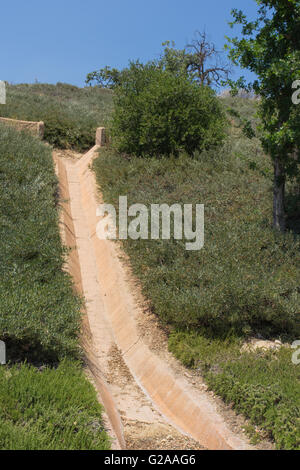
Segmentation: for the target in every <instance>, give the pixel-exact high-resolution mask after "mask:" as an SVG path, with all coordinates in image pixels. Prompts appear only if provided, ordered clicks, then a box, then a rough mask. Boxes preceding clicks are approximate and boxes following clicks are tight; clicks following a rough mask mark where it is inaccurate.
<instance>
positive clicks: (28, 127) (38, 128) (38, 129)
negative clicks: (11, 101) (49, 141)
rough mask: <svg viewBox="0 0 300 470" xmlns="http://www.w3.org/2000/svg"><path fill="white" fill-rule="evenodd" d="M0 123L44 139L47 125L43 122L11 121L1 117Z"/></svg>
mask: <svg viewBox="0 0 300 470" xmlns="http://www.w3.org/2000/svg"><path fill="white" fill-rule="evenodd" d="M0 122H3V123H4V124H7V125H9V126H11V127H15V128H16V129H18V130H19V131H26V132H29V133H30V134H32V135H35V136H36V137H39V138H40V139H42V138H43V137H44V131H45V125H44V123H43V122H32V121H19V120H17V119H9V118H4V117H0Z"/></svg>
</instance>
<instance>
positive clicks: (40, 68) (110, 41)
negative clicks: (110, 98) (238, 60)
mask: <svg viewBox="0 0 300 470" xmlns="http://www.w3.org/2000/svg"><path fill="white" fill-rule="evenodd" d="M232 8H238V9H242V10H243V11H245V12H246V13H247V14H248V15H249V16H250V17H255V13H256V11H257V5H256V2H255V1H254V0H243V1H241V0H185V1H184V0H151V1H144V0H126V1H125V0H113V1H103V0H50V1H48V2H44V1H41V0H26V1H24V0H11V1H10V2H1V27H0V40H1V46H0V47H1V64H0V80H7V81H9V82H13V83H33V82H34V81H35V80H38V81H39V82H43V83H46V82H47V83H56V82H58V81H60V82H66V83H72V84H74V85H78V86H83V85H84V80H85V77H86V74H87V73H88V72H91V71H93V70H96V69H99V68H101V67H104V66H105V65H110V66H113V67H118V68H119V67H124V66H126V65H127V63H128V60H129V59H140V60H142V61H146V60H149V59H152V58H155V57H157V56H158V55H159V53H160V52H161V50H162V48H161V43H162V42H163V41H166V40H174V41H175V42H176V46H177V47H184V46H185V45H186V43H187V42H189V41H190V40H191V38H192V37H193V33H194V32H195V31H196V30H203V29H204V28H205V29H206V32H207V33H208V35H209V37H210V39H211V40H213V41H214V42H215V43H216V45H217V46H218V48H222V47H223V45H224V43H225V39H224V37H225V35H232V34H233V32H232V30H231V29H230V28H229V26H228V21H229V20H230V18H231V16H230V11H231V9H232ZM243 74H244V75H245V76H246V77H249V74H247V72H243ZM239 75H240V72H239V71H237V72H236V73H235V77H236V78H237V77H238V76H239Z"/></svg>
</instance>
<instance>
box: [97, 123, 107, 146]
mask: <svg viewBox="0 0 300 470" xmlns="http://www.w3.org/2000/svg"><path fill="white" fill-rule="evenodd" d="M106 144H107V136H106V129H105V127H98V129H97V130H96V145H99V147H105V145H106Z"/></svg>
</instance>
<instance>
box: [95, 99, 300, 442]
mask: <svg viewBox="0 0 300 470" xmlns="http://www.w3.org/2000/svg"><path fill="white" fill-rule="evenodd" d="M226 105H230V106H233V107H235V109H237V110H239V111H240V112H242V115H243V117H245V118H248V119H251V120H252V121H253V122H254V121H255V119H254V117H253V106H254V104H253V102H249V101H247V100H232V99H228V100H227V102H226ZM237 122H238V121H236V123H237ZM95 171H96V173H97V177H98V181H99V183H100V184H101V189H102V191H103V193H104V199H105V201H106V202H108V203H113V204H114V205H115V206H117V203H118V197H119V195H127V196H128V202H129V205H131V204H133V203H137V202H138V203H144V204H146V205H149V204H152V203H167V204H172V203H175V202H181V203H204V204H205V206H206V227H205V232H206V244H205V248H204V249H203V250H201V251H200V252H187V251H185V249H184V245H183V243H182V242H181V241H174V240H171V241H170V242H167V241H138V242H136V241H132V240H127V241H126V242H124V248H125V250H126V251H127V253H128V254H129V256H130V258H131V264H132V267H133V271H134V273H135V275H137V277H139V279H140V280H141V283H142V287H143V291H144V293H145V295H146V296H147V297H148V298H149V299H150V300H151V304H152V309H153V310H154V312H155V313H156V314H157V315H158V316H159V317H160V319H161V320H162V321H163V322H164V323H165V324H168V325H169V327H170V349H171V351H173V353H174V354H175V355H176V356H177V357H178V358H179V359H181V360H182V361H183V362H184V363H185V364H186V365H189V366H192V367H196V368H200V370H201V372H202V373H203V374H204V375H205V376H206V378H207V380H208V383H209V385H210V386H211V387H212V388H213V389H214V390H215V391H217V392H218V393H219V394H220V395H221V396H222V397H223V398H224V399H225V400H227V401H229V402H231V403H233V404H234V405H235V407H236V408H237V409H238V410H239V411H241V412H243V413H244V414H245V415H246V416H248V417H250V418H251V419H252V420H253V423H256V424H259V425H261V427H262V428H263V429H265V430H266V431H267V432H268V433H269V435H270V436H272V437H273V438H274V439H275V440H276V443H277V446H278V447H279V448H298V447H299V446H300V443H299V437H300V429H299V415H300V414H299V408H300V397H299V367H298V368H297V366H294V365H293V364H292V362H291V351H290V350H288V351H285V350H284V349H283V351H282V352H281V353H280V354H278V355H277V356H276V357H272V358H270V357H269V355H268V354H266V355H264V354H262V353H261V352H259V353H257V354H246V353H244V354H241V353H240V347H241V343H242V338H243V337H244V336H247V335H253V334H258V333H260V334H262V335H264V336H265V337H272V336H277V337H281V339H283V340H284V339H289V338H290V339H291V338H292V337H293V336H295V337H296V339H297V338H298V335H299V305H300V298H299V290H298V287H299V278H300V262H299V261H300V260H299V242H298V241H297V240H295V239H294V236H293V235H287V236H285V237H281V236H277V235H275V234H274V233H273V231H272V229H271V227H270V220H271V211H272V195H271V174H272V172H271V165H270V162H269V160H268V159H267V158H266V157H265V156H264V155H263V153H262V150H261V147H260V144H259V141H258V140H257V139H253V140H248V139H246V138H245V137H243V135H242V134H241V131H240V129H238V128H237V127H234V128H233V129H232V132H231V134H230V136H229V138H228V141H227V143H226V144H225V146H224V148H223V149H221V150H220V151H219V152H214V153H204V154H202V155H198V157H197V158H196V159H194V160H191V159H188V158H186V157H185V156H181V157H180V158H179V159H177V160H171V159H169V160H167V159H161V160H156V159H139V158H131V159H125V158H123V157H121V156H118V155H115V154H113V152H112V151H107V152H106V154H104V155H102V156H101V157H100V158H99V159H98V160H97V161H96V162H95ZM226 338H229V339H226ZM216 350H217V351H218V354H216ZM233 385H235V386H233Z"/></svg>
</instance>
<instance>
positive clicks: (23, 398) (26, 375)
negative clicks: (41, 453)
mask: <svg viewBox="0 0 300 470" xmlns="http://www.w3.org/2000/svg"><path fill="white" fill-rule="evenodd" d="M101 412H102V407H101V406H100V405H99V403H97V397H96V392H95V390H94V389H93V386H92V385H91V384H90V383H89V382H88V381H87V380H86V378H85V377H84V375H83V373H82V370H81V368H80V366H78V365H77V364H74V363H72V362H63V363H61V364H60V365H59V367H58V368H57V369H56V370H55V369H50V368H43V369H42V370H38V369H36V368H34V367H29V366H28V365H22V366H14V367H11V368H9V369H8V368H4V367H1V368H0V419H1V426H0V449H2V450H4V449H5V450H105V449H109V446H110V444H109V441H108V436H107V434H106V432H105V431H104V429H103V424H102V417H101Z"/></svg>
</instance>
